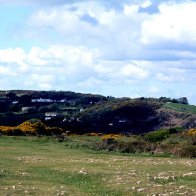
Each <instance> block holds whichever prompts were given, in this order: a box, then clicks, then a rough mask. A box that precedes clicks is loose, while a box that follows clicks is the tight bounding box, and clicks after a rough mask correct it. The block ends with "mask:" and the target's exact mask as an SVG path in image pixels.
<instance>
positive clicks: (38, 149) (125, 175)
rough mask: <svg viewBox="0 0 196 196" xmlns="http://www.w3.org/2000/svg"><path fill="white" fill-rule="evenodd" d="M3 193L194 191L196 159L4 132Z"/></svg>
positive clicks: (0, 145)
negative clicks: (100, 148)
mask: <svg viewBox="0 0 196 196" xmlns="http://www.w3.org/2000/svg"><path fill="white" fill-rule="evenodd" d="M0 157H1V158H0V195H153V194H167V195H170V194H173V195H195V194H196V188H195V187H196V160H195V159H192V160H191V159H174V158H160V157H150V156H146V157H145V156H134V155H127V156H123V155H121V154H117V153H116V154H115V153H112V154H111V153H102V152H99V153H98V152H95V151H90V150H85V149H82V148H80V149H70V148H69V145H67V144H66V142H62V143H59V142H57V141H54V140H51V139H48V138H46V137H43V138H36V137H3V136H1V137H0Z"/></svg>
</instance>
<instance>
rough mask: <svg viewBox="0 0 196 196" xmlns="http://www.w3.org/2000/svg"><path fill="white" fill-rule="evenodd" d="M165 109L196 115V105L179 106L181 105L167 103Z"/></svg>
mask: <svg viewBox="0 0 196 196" xmlns="http://www.w3.org/2000/svg"><path fill="white" fill-rule="evenodd" d="M164 107H166V108H170V109H174V110H177V111H180V112H185V113H191V114H196V106H194V105H186V104H179V103H166V104H165V105H164Z"/></svg>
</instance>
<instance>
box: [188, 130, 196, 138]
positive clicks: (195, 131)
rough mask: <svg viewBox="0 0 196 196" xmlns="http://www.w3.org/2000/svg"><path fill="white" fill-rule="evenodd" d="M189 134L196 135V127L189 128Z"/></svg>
mask: <svg viewBox="0 0 196 196" xmlns="http://www.w3.org/2000/svg"><path fill="white" fill-rule="evenodd" d="M188 135H189V136H196V128H193V129H190V130H188Z"/></svg>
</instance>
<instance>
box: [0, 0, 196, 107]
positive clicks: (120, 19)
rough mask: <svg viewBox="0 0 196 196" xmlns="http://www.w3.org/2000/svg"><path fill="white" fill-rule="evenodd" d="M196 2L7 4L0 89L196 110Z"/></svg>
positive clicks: (33, 0)
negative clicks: (175, 103)
mask: <svg viewBox="0 0 196 196" xmlns="http://www.w3.org/2000/svg"><path fill="white" fill-rule="evenodd" d="M195 10H196V2H195V1H191V0H187V1H186V0H185V1H179V0H178V1H177V0H176V1H175V0H166V1H161V0H160V1H157V0H156V1H155V0H125V1H119V0H108V1H104V0H97V1H87V0H84V1H77V0H75V1H73V0H72V1H71V0H59V1H58V2H57V1H55V0H51V1H46V0H42V1H41V2H40V1H38V0H28V1H27V0H0V77H1V80H0V89H36V90H71V91H77V92H84V93H97V94H103V95H111V96H116V97H123V96H128V97H142V96H144V97H161V96H166V97H171V98H178V97H182V96H186V97H188V99H189V101H190V103H192V104H196V87H195V81H194V80H195V78H196V25H195V23H194V18H196V12H195Z"/></svg>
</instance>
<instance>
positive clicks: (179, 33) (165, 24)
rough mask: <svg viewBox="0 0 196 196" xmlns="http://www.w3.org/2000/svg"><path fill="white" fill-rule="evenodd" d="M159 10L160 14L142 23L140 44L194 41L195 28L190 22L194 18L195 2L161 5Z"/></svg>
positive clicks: (195, 15)
mask: <svg viewBox="0 0 196 196" xmlns="http://www.w3.org/2000/svg"><path fill="white" fill-rule="evenodd" d="M159 10H160V13H158V14H155V15H153V16H152V17H151V18H149V19H147V20H145V21H144V22H143V23H142V29H141V34H142V37H141V42H142V43H144V44H150V43H156V42H160V41H164V40H172V41H177V42H180V43H181V42H187V41H188V42H192V41H194V42H195V41H196V26H195V25H193V22H192V20H193V19H194V18H196V12H195V10H196V2H191V1H185V2H183V3H166V4H161V5H160V6H159Z"/></svg>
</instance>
